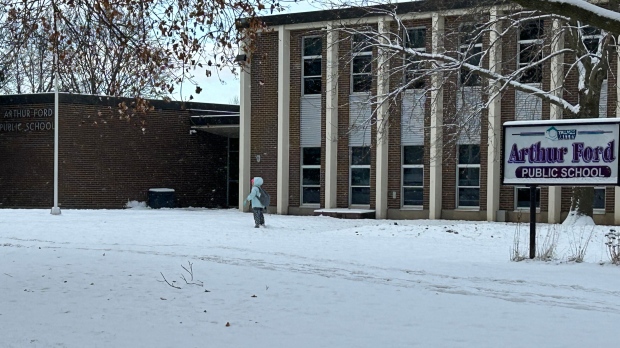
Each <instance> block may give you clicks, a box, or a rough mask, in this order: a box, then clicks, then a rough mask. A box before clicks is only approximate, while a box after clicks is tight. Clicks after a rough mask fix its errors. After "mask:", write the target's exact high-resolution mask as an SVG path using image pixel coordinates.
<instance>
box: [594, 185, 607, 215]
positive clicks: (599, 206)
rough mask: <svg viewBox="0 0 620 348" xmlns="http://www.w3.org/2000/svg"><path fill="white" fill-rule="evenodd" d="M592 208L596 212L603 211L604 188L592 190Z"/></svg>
mask: <svg viewBox="0 0 620 348" xmlns="http://www.w3.org/2000/svg"><path fill="white" fill-rule="evenodd" d="M592 208H593V209H594V210H597V211H605V188H604V187H595V188H594V202H592Z"/></svg>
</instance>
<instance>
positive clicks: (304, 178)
mask: <svg viewBox="0 0 620 348" xmlns="http://www.w3.org/2000/svg"><path fill="white" fill-rule="evenodd" d="M320 202H321V148H320V147H303V148H302V149H301V204H302V205H303V204H320Z"/></svg>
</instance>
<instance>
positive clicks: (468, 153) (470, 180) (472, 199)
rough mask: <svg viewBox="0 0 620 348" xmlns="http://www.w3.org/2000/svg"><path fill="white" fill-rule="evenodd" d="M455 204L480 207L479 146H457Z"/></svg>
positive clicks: (460, 206)
mask: <svg viewBox="0 0 620 348" xmlns="http://www.w3.org/2000/svg"><path fill="white" fill-rule="evenodd" d="M457 175H458V178H457V196H458V197H457V203H458V207H459V208H472V207H479V206H480V145H458V174H457Z"/></svg>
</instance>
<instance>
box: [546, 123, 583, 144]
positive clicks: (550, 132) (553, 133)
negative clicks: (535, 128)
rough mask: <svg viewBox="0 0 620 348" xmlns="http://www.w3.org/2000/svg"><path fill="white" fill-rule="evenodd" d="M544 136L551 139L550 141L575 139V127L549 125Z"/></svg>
mask: <svg viewBox="0 0 620 348" xmlns="http://www.w3.org/2000/svg"><path fill="white" fill-rule="evenodd" d="M545 138H547V139H549V140H552V141H556V140H575V138H577V130H576V129H557V128H555V127H554V126H551V127H549V128H548V129H547V130H546V131H545Z"/></svg>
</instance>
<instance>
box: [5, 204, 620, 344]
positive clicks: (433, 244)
mask: <svg viewBox="0 0 620 348" xmlns="http://www.w3.org/2000/svg"><path fill="white" fill-rule="evenodd" d="M266 222H267V225H268V226H267V228H264V229H263V228H261V229H255V228H253V225H254V224H253V221H252V216H251V215H250V214H243V213H239V212H237V211H235V210H207V209H162V210H151V209H127V210H63V211H62V215H60V216H52V215H50V214H49V210H10V209H0V346H1V347H20V348H21V347H251V348H260V347H265V348H266V347H269V348H273V347H309V348H310V347H312V348H315V347H532V346H536V347H545V348H549V347H579V348H582V347H613V346H616V345H617V343H618V338H617V332H616V330H617V328H618V325H619V324H620V267H618V266H614V265H611V264H610V263H609V261H608V260H609V258H608V256H607V253H606V247H605V245H604V241H605V240H606V239H605V237H604V234H605V233H607V232H608V231H609V229H610V227H609V226H596V227H595V228H594V235H593V237H592V240H591V242H590V246H589V248H588V252H587V254H586V260H585V261H586V262H584V263H572V262H566V259H567V258H568V257H569V256H570V255H571V254H572V253H571V251H570V250H571V249H570V241H571V239H578V237H579V236H580V234H581V233H582V232H583V231H584V229H586V230H587V231H589V229H591V228H592V227H566V226H565V227H563V230H561V231H560V232H559V244H558V249H557V259H556V260H554V261H551V262H542V261H529V260H527V261H523V262H511V261H510V254H511V248H512V247H513V246H514V235H515V226H516V225H515V224H505V223H485V222H464V221H429V220H416V221H376V220H338V219H333V218H328V217H298V216H277V215H267V216H266ZM540 227H541V229H542V232H540V234H541V235H542V236H544V235H545V234H546V233H547V231H548V230H549V225H543V224H541V225H540ZM557 227H558V228H560V226H557ZM528 231H529V227H528V225H527V224H524V225H523V226H522V235H523V236H524V238H522V239H523V240H522V243H524V245H525V246H527V238H525V237H527V233H528ZM524 251H525V252H527V249H525V250H524ZM601 263H603V264H601ZM190 264H191V265H192V271H193V276H194V282H196V283H198V282H203V283H204V285H203V286H200V285H196V284H187V283H186V282H185V281H184V280H183V279H181V276H185V278H186V279H187V281H189V282H191V275H190V274H189V272H187V271H186V270H184V269H183V267H185V268H188V269H189V267H190ZM162 274H163V276H162ZM163 277H165V278H166V279H167V280H168V281H169V282H170V283H171V284H172V285H175V286H178V287H180V288H181V289H177V288H173V287H172V286H169V285H168V284H166V283H165V282H164V279H163ZM173 281H174V282H173Z"/></svg>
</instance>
